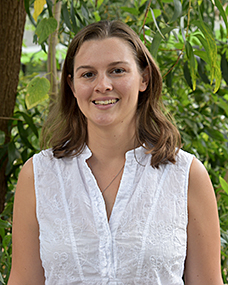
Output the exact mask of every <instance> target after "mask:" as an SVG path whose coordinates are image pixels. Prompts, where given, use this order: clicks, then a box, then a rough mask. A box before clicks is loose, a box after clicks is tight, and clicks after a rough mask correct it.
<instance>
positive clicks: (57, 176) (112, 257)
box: [33, 147, 193, 285]
mask: <svg viewBox="0 0 228 285" xmlns="http://www.w3.org/2000/svg"><path fill="white" fill-rule="evenodd" d="M90 156H91V152H90V150H89V148H88V147H86V148H85V149H84V151H83V153H82V154H80V155H79V156H77V157H72V158H62V159H56V158H54V157H53V155H52V152H51V150H45V151H42V152H40V153H39V154H36V155H34V158H33V165H34V178H35V191H36V214H37V219H38V223H39V229H40V255H41V260H42V265H43V268H44V271H45V278H46V281H45V284H46V285H65V284H71V285H76V284H88V285H105V284H109V285H120V284H123V285H133V284H136V285H146V284H148V285H149V284H150V285H151V284H152V285H172V284H175V285H183V284H184V283H183V281H182V276H183V271H184V262H185V257H186V244H187V223H188V213H187V189H188V176H189V169H190V165H191V162H192V159H193V156H192V155H191V154H189V153H186V152H184V151H183V150H180V151H179V153H178V155H177V163H176V164H175V165H174V164H171V163H168V164H165V165H161V166H160V167H159V169H156V168H153V167H151V166H150V158H151V156H150V155H148V154H145V149H144V148H143V147H139V148H137V149H135V150H131V151H129V152H127V153H126V163H125V166H124V172H123V175H122V179H121V183H120V186H119V190H118V193H117V197H116V201H115V204H114V207H113V210H112V214H111V217H110V220H109V221H108V219H107V214H106V209H105V202H104V199H103V196H102V194H101V191H100V189H99V188H98V185H97V183H96V180H95V178H94V176H93V174H92V172H91V170H90V168H89V167H88V165H87V163H86V160H87V159H88V158H89V157H90Z"/></svg>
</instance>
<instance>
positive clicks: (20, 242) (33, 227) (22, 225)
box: [8, 159, 44, 285]
mask: <svg viewBox="0 0 228 285" xmlns="http://www.w3.org/2000/svg"><path fill="white" fill-rule="evenodd" d="M12 237H13V250H12V269H11V273H10V278H9V282H8V285H31V284H33V285H42V284H44V271H43V267H42V265H41V260H40V254H39V227H38V222H37V219H36V201H35V189H34V176H33V165H32V159H30V160H28V161H27V162H26V164H25V165H24V166H23V168H22V170H21V172H20V175H19V179H18V183H17V188H16V193H15V200H14V212H13V234H12Z"/></svg>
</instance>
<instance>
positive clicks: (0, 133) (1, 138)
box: [0, 130, 5, 145]
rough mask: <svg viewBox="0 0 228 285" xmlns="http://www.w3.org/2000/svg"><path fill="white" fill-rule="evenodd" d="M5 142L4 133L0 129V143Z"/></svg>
mask: <svg viewBox="0 0 228 285" xmlns="http://www.w3.org/2000/svg"><path fill="white" fill-rule="evenodd" d="M4 142H5V133H4V132H3V131H1V130H0V145H2V144H4Z"/></svg>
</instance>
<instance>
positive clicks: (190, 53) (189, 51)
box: [185, 41, 196, 90]
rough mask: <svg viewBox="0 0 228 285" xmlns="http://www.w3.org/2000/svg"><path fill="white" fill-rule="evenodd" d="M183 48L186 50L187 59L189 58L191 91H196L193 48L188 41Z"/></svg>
mask: <svg viewBox="0 0 228 285" xmlns="http://www.w3.org/2000/svg"><path fill="white" fill-rule="evenodd" d="M185 48H186V53H187V57H188V58H189V64H190V74H191V78H192V90H195V89H196V65H195V56H194V53H193V48H192V46H191V44H190V43H189V42H188V41H186V44H185Z"/></svg>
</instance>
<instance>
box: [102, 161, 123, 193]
mask: <svg viewBox="0 0 228 285" xmlns="http://www.w3.org/2000/svg"><path fill="white" fill-rule="evenodd" d="M123 168H124V165H123V166H122V167H121V168H120V171H119V172H118V173H117V174H116V176H115V177H114V178H113V179H112V181H111V182H110V183H109V184H108V186H106V187H105V189H104V190H102V191H101V194H103V193H104V191H105V190H107V189H108V187H109V186H110V185H111V184H112V183H113V181H114V180H115V179H116V178H117V176H118V175H119V174H120V172H121V171H122V170H123Z"/></svg>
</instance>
